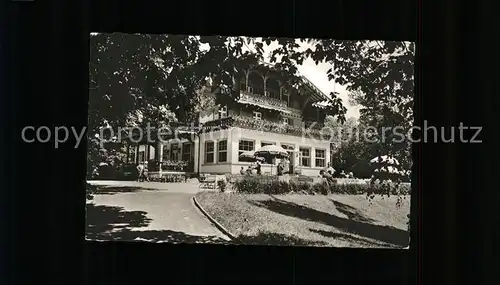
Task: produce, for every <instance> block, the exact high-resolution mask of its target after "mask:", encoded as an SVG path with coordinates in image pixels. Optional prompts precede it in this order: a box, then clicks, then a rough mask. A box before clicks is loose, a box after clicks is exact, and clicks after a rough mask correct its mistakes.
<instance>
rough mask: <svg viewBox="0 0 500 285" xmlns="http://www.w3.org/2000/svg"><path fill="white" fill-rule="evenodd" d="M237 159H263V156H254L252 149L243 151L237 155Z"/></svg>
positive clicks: (250, 160) (247, 160) (251, 160)
mask: <svg viewBox="0 0 500 285" xmlns="http://www.w3.org/2000/svg"><path fill="white" fill-rule="evenodd" d="M239 160H240V161H244V162H255V161H257V160H260V161H263V160H265V159H264V158H263V157H259V156H255V152H254V151H245V152H244V153H242V154H240V155H239Z"/></svg>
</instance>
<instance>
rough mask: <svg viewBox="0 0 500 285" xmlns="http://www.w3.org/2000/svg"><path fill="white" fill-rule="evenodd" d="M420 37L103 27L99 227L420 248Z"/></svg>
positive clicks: (92, 66)
mask: <svg viewBox="0 0 500 285" xmlns="http://www.w3.org/2000/svg"><path fill="white" fill-rule="evenodd" d="M414 60H415V43H414V42H403V41H398V42H395V41H375V40H357V41H346V40H335V39H314V38H307V39H306V38H278V37H247V36H197V35H170V34H124V33H98V32H96V33H91V35H90V62H89V102H88V103H89V111H88V129H87V135H88V144H87V145H88V149H87V178H86V179H87V184H86V189H87V191H86V192H87V201H86V240H92V241H100V242H107V241H127V242H152V243H175V244H178V243H188V244H190V243H198V244H199V243H204V244H226V245H263V246H265V245H273V246H312V247H339V248H392V249H403V248H405V249H408V248H409V244H410V231H409V228H410V203H411V201H410V194H411V170H412V167H413V165H412V155H411V153H412V152H411V151H412V130H413V125H414V118H413V107H414V106H413V99H414Z"/></svg>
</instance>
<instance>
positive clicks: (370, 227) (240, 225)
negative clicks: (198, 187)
mask: <svg viewBox="0 0 500 285" xmlns="http://www.w3.org/2000/svg"><path fill="white" fill-rule="evenodd" d="M196 199H197V201H198V203H199V204H200V205H201V206H202V207H203V208H204V209H205V210H206V211H207V212H208V213H209V214H210V215H211V216H212V217H213V218H214V219H215V220H217V221H218V222H219V223H220V224H221V225H222V226H224V227H225V228H226V229H227V230H229V231H230V232H231V233H233V234H234V235H235V236H237V237H238V241H237V242H240V243H243V244H260V245H299V246H331V247H378V248H380V247H405V246H407V245H408V240H409V233H408V231H407V225H406V223H407V215H408V214H409V208H410V207H409V198H408V199H407V201H406V202H405V203H403V204H402V206H401V207H396V197H395V196H394V197H390V198H382V197H378V198H376V199H375V200H374V201H373V203H371V204H370V202H369V201H368V200H367V199H366V196H365V195H341V194H329V195H326V196H324V195H316V196H312V195H272V196H271V195H266V194H240V193H231V194H227V193H216V192H200V193H198V194H196Z"/></svg>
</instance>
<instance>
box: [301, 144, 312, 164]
mask: <svg viewBox="0 0 500 285" xmlns="http://www.w3.org/2000/svg"><path fill="white" fill-rule="evenodd" d="M300 163H301V166H305V167H310V166H311V150H310V149H309V148H303V147H301V148H300Z"/></svg>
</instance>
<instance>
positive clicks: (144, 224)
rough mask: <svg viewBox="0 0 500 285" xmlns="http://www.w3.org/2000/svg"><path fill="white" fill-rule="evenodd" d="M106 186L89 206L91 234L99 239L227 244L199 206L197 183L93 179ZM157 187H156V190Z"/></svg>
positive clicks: (88, 220) (97, 183) (224, 237)
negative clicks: (193, 198)
mask: <svg viewBox="0 0 500 285" xmlns="http://www.w3.org/2000/svg"><path fill="white" fill-rule="evenodd" d="M89 183H91V184H94V185H99V186H101V187H103V188H102V190H101V191H99V193H98V194H96V195H95V196H94V206H87V224H88V227H87V236H88V238H89V239H97V240H149V241H155V242H173V243H178V242H188V243H207V242H208V243H219V242H221V243H224V242H225V241H227V240H229V238H228V237H226V236H225V235H224V234H222V233H221V232H220V231H219V230H218V229H217V228H215V226H214V225H212V224H211V223H210V221H209V220H208V219H207V218H206V217H205V216H204V215H203V214H202V213H201V212H200V211H199V210H198V209H197V208H196V206H195V205H194V204H193V202H192V197H193V195H194V194H195V193H197V192H198V191H199V189H198V184H197V183H157V182H134V181H126V182H121V181H89ZM153 189H154V190H153Z"/></svg>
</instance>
